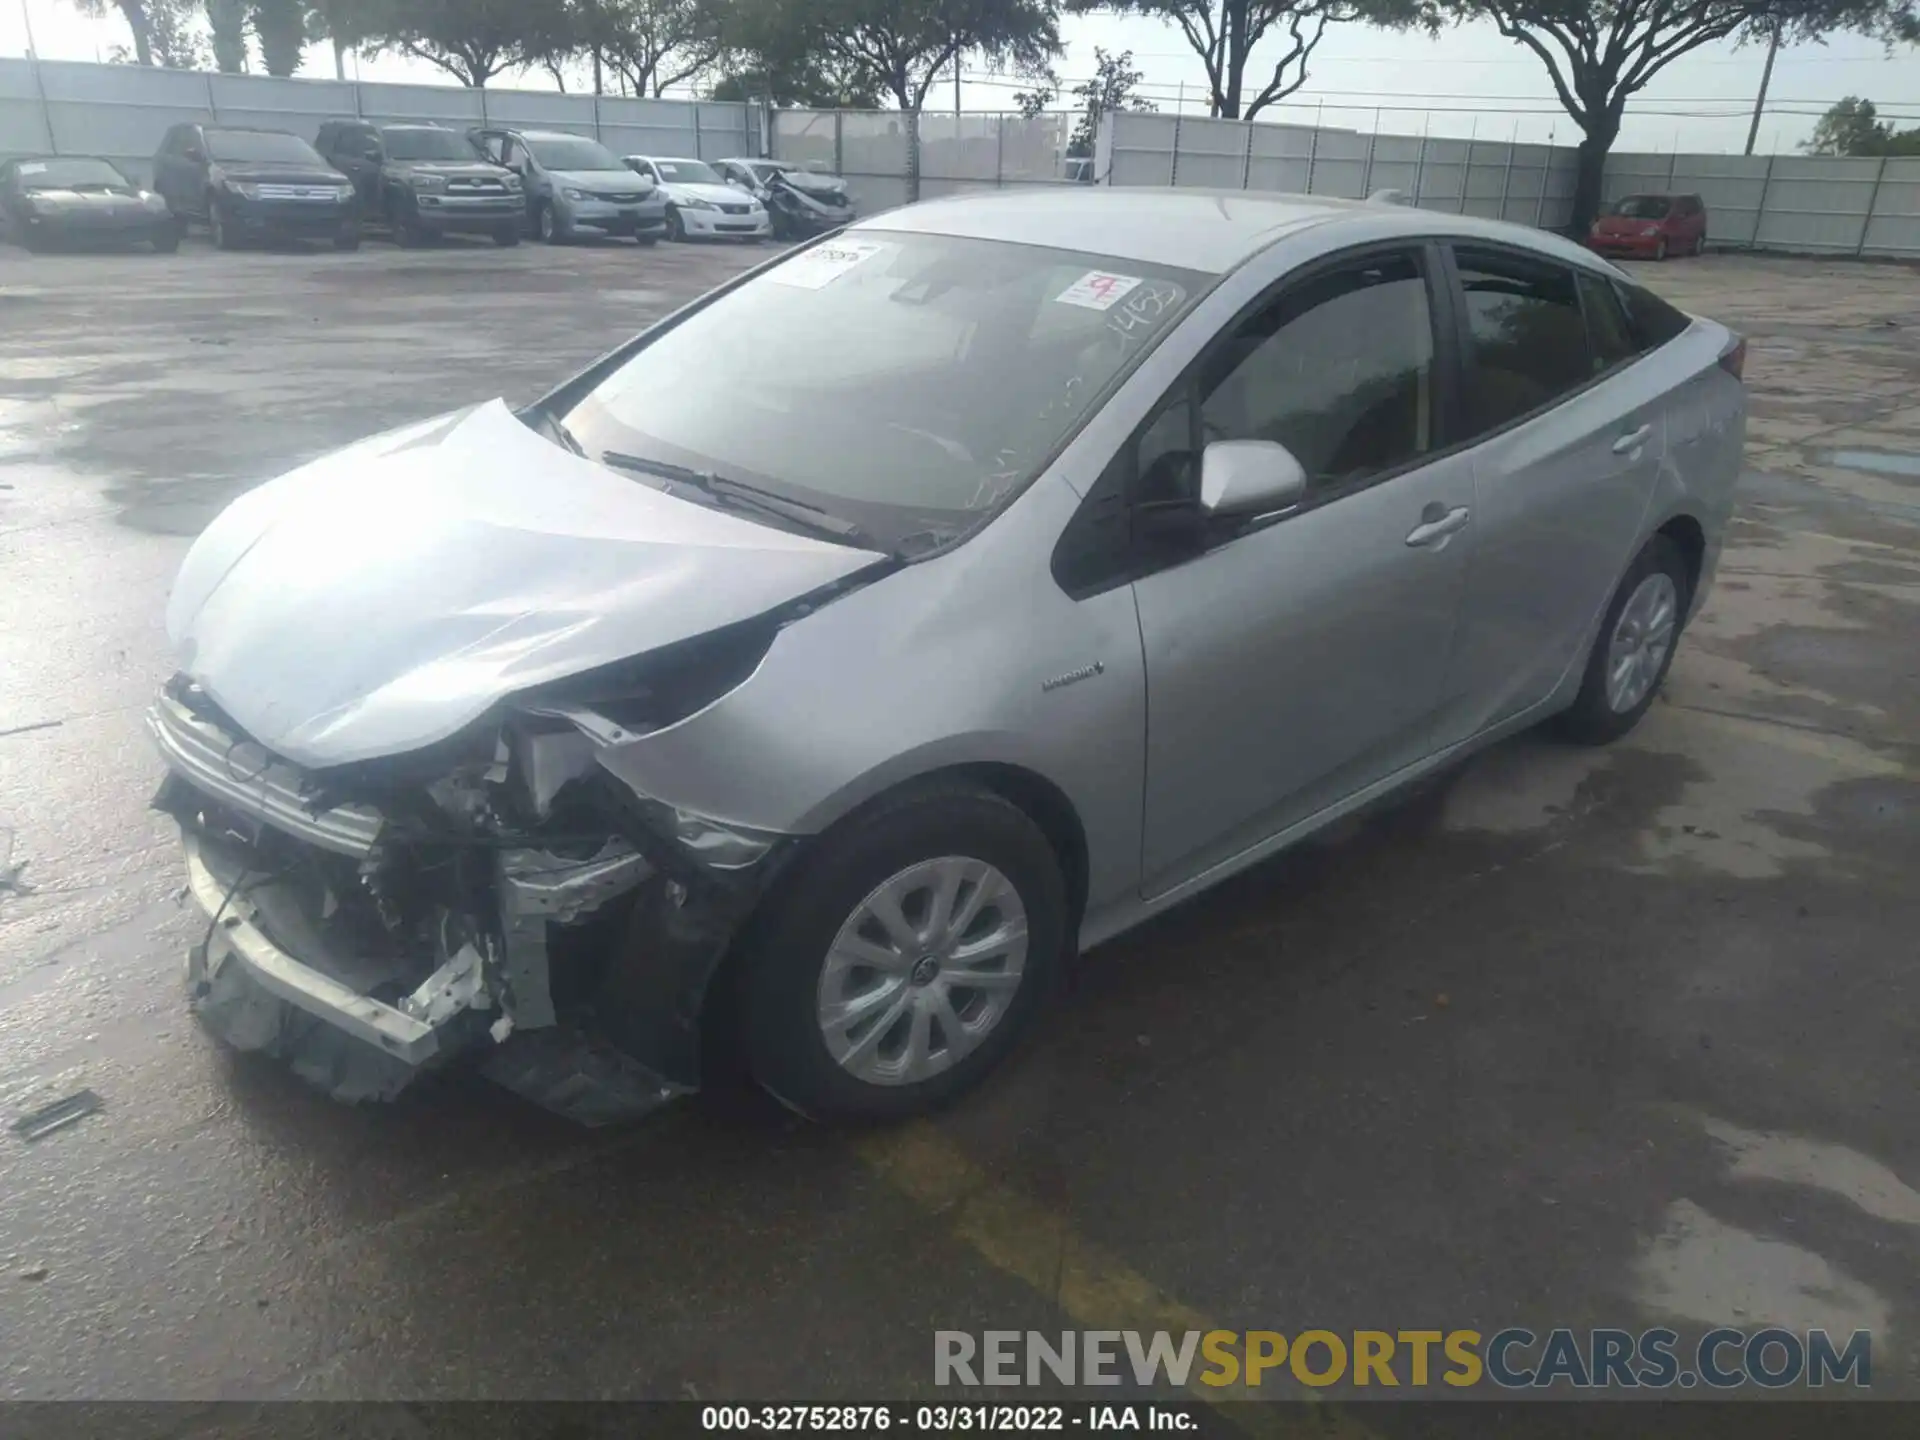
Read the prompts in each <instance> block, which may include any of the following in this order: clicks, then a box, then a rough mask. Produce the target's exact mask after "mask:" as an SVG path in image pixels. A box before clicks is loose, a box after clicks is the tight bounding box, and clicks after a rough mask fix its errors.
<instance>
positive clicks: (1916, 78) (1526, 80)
mask: <svg viewBox="0 0 1920 1440" xmlns="http://www.w3.org/2000/svg"><path fill="white" fill-rule="evenodd" d="M27 16H31V19H32V25H33V34H34V38H35V41H36V42H37V44H38V47H39V52H40V54H41V56H42V57H43V58H46V59H65V60H93V59H97V58H104V57H105V56H106V54H107V52H108V51H109V49H110V48H111V47H113V46H115V45H120V44H125V43H126V41H127V33H126V27H125V26H124V25H123V24H122V23H121V22H120V21H119V19H118V18H115V19H112V20H89V19H87V18H86V17H84V16H82V15H80V14H79V13H78V12H77V11H75V10H74V8H73V6H72V4H71V3H70V0H0V54H8V55H24V54H25V53H26V50H27V44H26V24H25V17H27ZM1061 31H1062V35H1063V38H1064V39H1065V41H1066V45H1067V53H1066V57H1065V59H1064V60H1063V61H1062V62H1061V64H1060V65H1059V67H1058V69H1059V71H1060V74H1061V75H1062V77H1063V78H1064V79H1065V80H1066V81H1068V82H1069V83H1071V82H1072V81H1073V80H1075V79H1079V78H1082V77H1084V76H1086V75H1088V74H1090V73H1091V71H1092V68H1093V49H1094V47H1095V46H1096V45H1098V46H1102V47H1104V48H1106V49H1107V50H1108V51H1112V52H1118V51H1121V50H1129V49H1130V50H1132V51H1133V55H1134V65H1135V68H1137V69H1139V70H1141V71H1143V72H1144V73H1145V77H1146V78H1145V86H1146V89H1147V93H1148V94H1149V95H1150V96H1151V98H1153V99H1154V100H1156V101H1157V102H1159V103H1160V108H1162V109H1164V110H1171V109H1173V108H1175V106H1176V105H1177V104H1179V103H1180V101H1181V100H1182V98H1183V95H1184V100H1185V108H1186V109H1187V110H1188V112H1190V113H1201V114H1204V113H1205V88H1204V86H1205V80H1204V71H1203V70H1202V69H1201V66H1200V62H1199V60H1198V58H1197V57H1196V56H1194V55H1193V53H1192V52H1191V51H1190V50H1188V49H1187V48H1186V46H1185V42H1184V40H1183V39H1182V37H1181V35H1180V33H1179V32H1178V31H1177V30H1175V29H1173V28H1171V27H1169V26H1166V25H1163V24H1160V23H1158V22H1155V21H1151V20H1145V19H1140V18H1138V17H1131V16H1129V17H1115V16H1067V17H1065V18H1064V19H1063V20H1062V22H1061ZM1764 56H1765V51H1764V50H1763V49H1760V48H1755V47H1745V48H1738V47H1735V46H1732V45H1720V46H1714V47H1709V48H1706V49H1702V50H1699V51H1696V52H1694V53H1693V54H1692V55H1689V56H1687V57H1686V58H1685V59H1682V60H1680V61H1678V62H1676V63H1675V64H1673V65H1671V66H1669V67H1668V68H1667V69H1666V70H1664V71H1662V72H1661V74H1660V76H1659V78H1658V79H1657V80H1655V82H1654V83H1653V85H1652V86H1651V87H1649V88H1648V89H1647V90H1646V91H1645V92H1643V93H1642V94H1641V95H1640V96H1639V97H1637V98H1636V99H1635V101H1634V102H1633V103H1632V104H1631V105H1630V106H1629V107H1628V111H1627V117H1626V122H1625V124H1624V125H1623V127H1622V130H1621V136H1620V144H1621V148H1624V149H1633V150H1661V151H1665V150H1671V149H1673V148H1675V146H1676V145H1677V146H1678V147H1679V148H1680V149H1682V150H1691V151H1738V150H1739V149H1741V148H1742V146H1743V145H1744V144H1745V142H1746V133H1747V121H1748V118H1749V115H1750V112H1751V109H1752V106H1753V99H1754V95H1755V93H1756V91H1757V90H1758V89H1759V83H1760V70H1761V65H1762V62H1763V60H1764ZM1261 58H1262V52H1261V51H1260V50H1256V51H1255V52H1254V61H1255V65H1254V66H1253V67H1250V69H1249V72H1248V79H1249V85H1250V88H1251V85H1252V83H1253V81H1254V79H1255V76H1256V74H1257V72H1258V62H1259V61H1260V59H1261ZM348 63H349V67H350V68H349V74H350V75H351V74H353V73H354V68H353V67H356V66H357V70H358V74H359V76H360V78H362V79H366V80H411V81H428V82H437V81H448V82H449V83H451V82H450V80H449V77H447V76H445V75H444V74H442V73H441V72H439V71H437V70H435V69H434V68H433V67H432V66H431V65H427V64H424V63H423V62H420V61H417V60H408V59H404V58H400V57H394V56H382V57H377V58H368V57H357V58H355V59H350V60H349V62H348ZM1270 63H1271V61H1269V64H1270ZM301 73H302V74H305V75H316V76H324V77H331V75H332V74H333V54H332V51H331V49H329V48H328V47H325V46H316V47H314V48H313V49H311V50H310V51H309V52H308V55H307V60H306V64H305V65H304V66H303V67H302V70H301ZM508 83H509V84H511V85H513V86H517V87H520V88H526V89H551V88H552V86H553V82H552V80H551V78H550V77H548V76H546V75H545V74H544V73H539V72H535V73H532V74H529V75H527V76H525V77H523V78H518V79H513V80H511V81H509V82H508ZM1183 86H1184V92H1183V90H1182V87H1183ZM1019 88H1020V85H1019V83H1018V82H1015V81H1012V80H1010V79H1009V80H1004V81H1003V80H996V79H995V78H993V77H991V76H988V75H985V74H981V75H979V76H975V75H974V74H973V73H972V72H971V71H970V72H968V76H967V79H966V82H965V84H964V86H963V89H962V92H961V101H962V104H963V105H964V106H965V107H966V108H967V109H970V110H978V109H1001V108H1011V105H1012V99H1011V97H1012V95H1013V92H1014V91H1015V90H1017V89H1019ZM936 93H937V95H938V103H939V104H940V105H941V106H942V107H943V108H944V107H945V106H947V105H950V104H951V103H952V102H951V94H952V91H951V89H950V88H947V87H945V86H942V87H940V89H939V90H938V91H937V92H936ZM1843 95H1862V96H1865V97H1867V98H1869V99H1871V100H1873V101H1874V102H1875V103H1876V104H1877V105H1879V107H1880V108H1881V110H1882V112H1883V113H1884V114H1889V115H1893V116H1895V117H1899V116H1905V117H1906V118H1904V119H1902V120H1900V123H1901V124H1902V125H1903V126H1904V125H1920V50H1916V49H1914V48H1913V47H1906V48H1905V49H1903V50H1901V51H1898V52H1896V53H1895V54H1894V55H1893V56H1892V57H1891V58H1889V57H1888V56H1887V55H1886V54H1884V53H1883V51H1882V48H1881V47H1880V45H1879V44H1878V43H1876V42H1874V41H1870V40H1865V39H1861V38H1858V37H1844V38H1839V39H1835V40H1833V41H1832V42H1830V43H1829V44H1827V45H1824V46H1821V45H1803V46H1795V47H1792V48H1789V49H1786V50H1783V51H1782V52H1781V53H1780V58H1779V61H1778V63H1777V64H1776V65H1775V66H1774V74H1773V85H1772V90H1771V99H1770V101H1769V107H1768V113H1767V115H1766V117H1765V118H1764V119H1763V120H1762V122H1761V127H1760V138H1759V144H1758V146H1757V147H1756V148H1758V149H1759V150H1762V151H1768V150H1778V151H1783V152H1784V151H1791V150H1792V149H1793V148H1794V147H1795V146H1796V145H1797V144H1798V143H1799V142H1800V141H1801V140H1804V139H1805V138H1806V136H1807V134H1808V133H1809V132H1810V131H1811V129H1812V127H1813V121H1814V117H1815V116H1817V115H1818V113H1819V112H1820V110H1822V109H1824V108H1825V107H1826V106H1827V105H1829V104H1831V103H1832V102H1833V101H1835V100H1837V99H1839V98H1840V97H1841V96H1843ZM1775 102H1778V103H1777V105H1776V103H1775ZM1376 106H1377V107H1379V110H1378V122H1377V123H1378V128H1379V129H1380V130H1381V131H1382V132H1385V133H1395V132H1397V133H1401V134H1418V133H1420V132H1421V130H1422V129H1423V128H1427V129H1430V131H1431V133H1433V134H1436V135H1463V136H1464V135H1468V134H1478V135H1481V136H1484V137H1487V138H1490V139H1507V138H1510V137H1512V136H1514V135H1515V134H1517V135H1518V137H1519V138H1520V139H1522V140H1547V139H1549V138H1552V139H1555V140H1557V141H1559V142H1561V143H1570V142H1571V141H1573V140H1574V139H1576V138H1577V132H1576V131H1575V129H1574V127H1573V125H1572V122H1571V121H1570V120H1568V119H1567V118H1566V116H1565V115H1563V114H1561V113H1560V112H1559V109H1558V106H1557V105H1556V103H1555V101H1554V99H1553V92H1552V89H1551V87H1550V85H1549V83H1548V81H1547V78H1546V73H1545V71H1544V69H1543V68H1542V66H1541V65H1540V63H1539V61H1538V60H1537V59H1535V58H1534V56H1533V55H1532V54H1531V53H1530V52H1528V51H1526V50H1524V49H1522V48H1521V47H1520V46H1518V45H1516V44H1514V43H1513V42H1511V41H1508V40H1503V39H1502V38H1501V37H1500V36H1499V35H1498V34H1497V33H1496V32H1495V31H1494V30H1493V29H1492V28H1491V27H1490V26H1484V25H1470V26H1461V27H1458V28H1454V29H1450V30H1447V31H1445V32H1444V33H1443V34H1442V35H1441V36H1440V37H1439V38H1438V39H1437V40H1430V39H1428V38H1427V37H1425V36H1424V35H1395V34H1389V33H1386V32H1383V31H1379V30H1371V29H1368V28H1366V27H1363V26H1358V25H1347V26H1335V27H1333V28H1331V29H1330V30H1329V31H1328V32H1327V37H1326V39H1325V40H1324V41H1322V42H1321V45H1320V48H1319V49H1318V50H1317V51H1316V52H1315V54H1314V57H1313V63H1312V68H1311V78H1310V79H1309V80H1308V83H1307V85H1306V87H1305V88H1304V89H1302V90H1301V91H1300V92H1299V93H1298V94H1297V95H1296V96H1295V97H1294V103H1293V104H1292V105H1290V106H1288V107H1286V109H1285V110H1284V112H1282V113H1281V114H1276V115H1275V118H1285V119H1289V120H1306V121H1311V120H1313V119H1315V118H1316V117H1318V118H1319V119H1320V120H1321V121H1322V122H1323V123H1325V124H1328V125H1339V126H1344V127H1347V128H1351V129H1358V130H1371V129H1373V128H1375V124H1376V119H1375V115H1376V110H1375V107H1376Z"/></svg>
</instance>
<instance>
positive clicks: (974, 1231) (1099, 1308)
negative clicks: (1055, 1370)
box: [855, 1122, 1379, 1440]
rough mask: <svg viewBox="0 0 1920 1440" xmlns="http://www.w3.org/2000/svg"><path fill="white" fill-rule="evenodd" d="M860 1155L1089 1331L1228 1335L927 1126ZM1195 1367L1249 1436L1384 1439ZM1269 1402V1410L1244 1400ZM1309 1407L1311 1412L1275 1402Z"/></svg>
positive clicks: (881, 1140) (1196, 1389)
mask: <svg viewBox="0 0 1920 1440" xmlns="http://www.w3.org/2000/svg"><path fill="white" fill-rule="evenodd" d="M855 1150H856V1152H857V1153H858V1154H859V1156H860V1158H861V1160H863V1161H864V1162H865V1163H866V1164H867V1165H868V1166H869V1167H870V1168H871V1169H873V1170H874V1171H875V1172H876V1173H877V1174H878V1175H879V1176H880V1177H881V1178H882V1179H884V1180H885V1181H886V1182H887V1183H888V1184H889V1185H891V1186H892V1187H893V1188H894V1189H895V1190H897V1191H899V1192H900V1193H901V1194H902V1195H904V1196H906V1197H907V1198H908V1199H909V1200H911V1201H913V1202H914V1203H915V1204H916V1205H918V1206H920V1207H921V1208H922V1209H924V1210H927V1211H929V1212H931V1213H932V1214H934V1215H935V1216H937V1217H939V1218H940V1219H943V1220H945V1221H946V1222H947V1226H948V1228H949V1230H950V1231H951V1233H952V1234H953V1236H954V1238H956V1239H958V1240H960V1241H961V1242H962V1243H964V1244H966V1245H967V1246H968V1247H970V1248H971V1249H972V1250H973V1251H974V1252H975V1253H976V1254H978V1255H979V1256H980V1257H981V1258H982V1259H984V1260H985V1261H986V1262H987V1263H988V1264H990V1265H992V1266H993V1267H994V1269H996V1270H999V1271H1001V1272H1002V1273H1003V1274H1007V1275H1011V1276H1012V1277H1013V1278H1014V1279H1016V1280H1019V1281H1021V1282H1022V1283H1023V1284H1025V1285H1027V1286H1028V1287H1029V1288H1030V1289H1033V1290H1036V1291H1038V1292H1039V1293H1040V1294H1041V1295H1043V1296H1045V1297H1047V1298H1048V1299H1050V1300H1052V1301H1053V1302H1054V1303H1055V1304H1057V1305H1058V1306H1059V1307H1060V1309H1061V1310H1062V1311H1064V1312H1065V1313H1066V1315H1067V1317H1068V1318H1069V1319H1070V1320H1072V1321H1073V1322H1074V1324H1075V1325H1076V1326H1077V1327H1079V1328H1081V1329H1086V1330H1139V1331H1143V1332H1148V1333H1151V1332H1152V1331H1155V1330H1166V1331H1169V1332H1171V1333H1173V1334H1175V1335H1178V1334H1181V1333H1184V1332H1185V1331H1188V1330H1198V1331H1200V1332H1202V1333H1203V1334H1204V1333H1205V1332H1206V1331H1208V1330H1224V1329H1227V1328H1228V1327H1227V1326H1224V1325H1218V1324H1215V1323H1214V1322H1213V1321H1211V1320H1209V1319H1208V1318H1207V1317H1206V1316H1204V1315H1202V1314H1201V1313H1200V1312H1199V1311H1197V1310H1195V1309H1193V1308H1192V1307H1190V1306H1188V1305H1185V1304H1182V1303H1181V1302H1180V1301H1179V1300H1177V1299H1175V1298H1174V1297H1173V1296H1171V1295H1168V1294H1167V1293H1166V1292H1164V1291H1163V1290H1161V1289H1160V1288H1159V1287H1158V1286H1157V1285H1155V1284H1154V1283H1153V1282H1152V1281H1151V1280H1149V1279H1147V1277H1146V1276H1144V1275H1142V1274H1140V1273H1139V1272H1138V1271H1136V1270H1134V1269H1133V1268H1132V1267H1131V1266H1129V1265H1127V1264H1126V1263H1125V1262H1124V1261H1122V1260H1121V1259H1120V1258H1119V1257H1118V1256H1116V1255H1113V1254H1110V1253H1108V1252H1107V1251H1105V1250H1103V1249H1101V1248H1100V1247H1099V1246H1097V1245H1094V1244H1092V1243H1091V1242H1089V1241H1087V1240H1084V1239H1082V1238H1081V1237H1080V1236H1078V1235H1076V1234H1075V1233H1074V1232H1073V1231H1072V1230H1071V1229H1070V1228H1069V1227H1068V1225H1067V1223H1066V1221H1065V1219H1064V1218H1063V1217H1062V1216H1060V1215H1059V1214H1057V1213H1055V1212H1054V1211H1052V1210H1050V1209H1048V1208H1047V1207H1046V1206H1044V1205H1041V1204H1039V1203H1037V1202H1036V1201H1034V1200H1033V1199H1032V1198H1031V1197H1030V1196H1027V1195H1024V1194H1022V1193H1020V1192H1019V1191H1018V1190H1016V1189H1014V1188H1013V1187H1012V1186H1009V1185H1004V1184H1002V1183H1000V1182H999V1181H997V1180H995V1179H994V1178H993V1177H992V1176H990V1175H988V1174H987V1173H986V1172H985V1171H983V1170H981V1169H980V1168H979V1167H978V1166H977V1165H975V1164H974V1163H973V1162H972V1161H971V1160H969V1159H968V1158H967V1157H966V1156H965V1155H964V1154H963V1153H961V1151H960V1150H959V1148H958V1147H957V1146H955V1145H953V1144H952V1143H951V1142H949V1141H948V1140H947V1139H946V1138H945V1137H944V1136H942V1135H941V1134H940V1132H939V1131H938V1130H937V1129H936V1128H935V1127H934V1126H932V1125H930V1124H927V1123H925V1122H917V1123H915V1124H911V1125H907V1126H904V1127H902V1128H900V1129H897V1130H892V1131H888V1132H886V1133H883V1134H875V1135H871V1136H867V1137H864V1138H863V1139H861V1140H859V1141H858V1142H856V1144H855ZM1202 1367H1203V1362H1202V1361H1201V1359H1200V1357H1198V1356H1196V1357H1195V1360H1194V1368H1193V1372H1192V1373H1193V1376H1194V1377H1196V1378H1193V1379H1191V1380H1190V1381H1189V1383H1188V1385H1187V1393H1188V1394H1189V1395H1190V1396H1191V1397H1192V1398H1193V1399H1195V1400H1198V1401H1201V1402H1203V1403H1204V1404H1207V1405H1209V1406H1223V1407H1224V1408H1223V1409H1221V1411H1220V1414H1221V1416H1222V1417H1223V1418H1224V1419H1226V1420H1228V1421H1230V1422H1231V1423H1232V1424H1233V1425H1234V1426H1236V1427H1237V1428H1239V1429H1241V1430H1244V1431H1246V1432H1247V1433H1248V1434H1250V1435H1254V1436H1259V1437H1268V1436H1271V1437H1274V1440H1300V1437H1308V1436H1311V1437H1315V1440H1379V1437H1378V1435H1377V1434H1376V1432H1374V1431H1373V1430H1371V1429H1369V1428H1368V1427H1367V1426H1365V1425H1363V1424H1362V1423H1360V1422H1359V1421H1358V1420H1356V1419H1355V1418H1354V1416H1353V1413H1352V1411H1351V1410H1349V1409H1347V1408H1345V1407H1343V1406H1340V1405H1337V1404H1333V1403H1330V1402H1327V1401H1323V1400H1321V1398H1320V1397H1319V1396H1318V1395H1317V1394H1316V1393H1315V1392H1313V1391H1312V1390H1309V1389H1306V1388H1305V1387H1300V1386H1294V1385H1293V1384H1291V1383H1290V1382H1280V1383H1276V1382H1275V1377H1271V1376H1270V1377H1268V1379H1267V1380H1266V1381H1265V1382H1264V1383H1263V1384H1262V1385H1261V1386H1260V1387H1259V1388H1257V1389H1255V1388H1250V1387H1249V1386H1247V1384H1246V1383H1245V1381H1244V1380H1242V1381H1240V1382H1239V1383H1236V1384H1234V1385H1227V1386H1221V1387H1219V1388H1217V1389H1216V1388H1215V1387H1213V1386H1211V1385H1202V1384H1200V1383H1199V1380H1198V1378H1197V1377H1198V1375H1199V1373H1200V1371H1201V1369H1202ZM1263 1399H1264V1400H1266V1401H1267V1402H1269V1403H1267V1404H1264V1405H1254V1404H1249V1403H1242V1402H1252V1401H1260V1400H1263ZM1301 1400H1305V1401H1309V1402H1312V1403H1310V1404H1306V1405H1300V1404H1274V1403H1272V1402H1274V1401H1301Z"/></svg>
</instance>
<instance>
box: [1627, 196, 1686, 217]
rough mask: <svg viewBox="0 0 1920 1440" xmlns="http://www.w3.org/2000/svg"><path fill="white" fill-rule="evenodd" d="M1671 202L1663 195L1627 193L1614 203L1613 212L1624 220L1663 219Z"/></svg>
mask: <svg viewBox="0 0 1920 1440" xmlns="http://www.w3.org/2000/svg"><path fill="white" fill-rule="evenodd" d="M1672 203H1673V202H1671V201H1670V200H1668V199H1667V197H1666V196H1664V195H1629V196H1627V198H1626V199H1624V200H1621V201H1618V202H1616V203H1615V205H1614V207H1613V213H1614V214H1616V215H1618V216H1620V217H1621V218H1622V219H1626V220H1664V219H1666V218H1667V210H1668V209H1669V208H1670V207H1671V205H1672Z"/></svg>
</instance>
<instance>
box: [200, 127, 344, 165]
mask: <svg viewBox="0 0 1920 1440" xmlns="http://www.w3.org/2000/svg"><path fill="white" fill-rule="evenodd" d="M207 154H208V155H210V156H211V157H212V158H213V159H215V160H222V161H228V162H239V163H246V162H248V161H258V162H266V161H281V162H283V163H285V164H289V165H318V164H319V163H320V156H319V154H318V153H317V152H316V151H315V150H314V148H313V147H312V146H311V145H309V144H307V142H306V141H304V140H302V139H301V138H300V137H299V136H298V135H282V134H281V133H280V132H279V131H277V130H209V131H207Z"/></svg>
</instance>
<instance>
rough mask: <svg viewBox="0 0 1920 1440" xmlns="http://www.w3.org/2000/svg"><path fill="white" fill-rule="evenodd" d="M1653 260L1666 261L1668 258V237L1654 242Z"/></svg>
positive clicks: (1662, 237)
mask: <svg viewBox="0 0 1920 1440" xmlns="http://www.w3.org/2000/svg"><path fill="white" fill-rule="evenodd" d="M1653 258H1654V259H1655V260H1664V259H1666V258H1667V237H1666V236H1664V235H1662V236H1661V237H1660V238H1659V239H1658V240H1657V241H1655V242H1654V246H1653Z"/></svg>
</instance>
